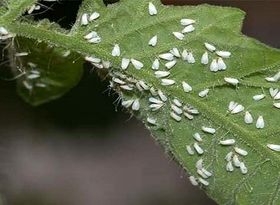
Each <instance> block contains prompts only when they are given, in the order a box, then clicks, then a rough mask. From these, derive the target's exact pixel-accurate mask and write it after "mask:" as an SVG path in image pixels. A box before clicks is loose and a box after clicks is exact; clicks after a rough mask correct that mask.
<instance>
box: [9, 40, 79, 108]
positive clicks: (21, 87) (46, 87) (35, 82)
mask: <svg viewBox="0 0 280 205" xmlns="http://www.w3.org/2000/svg"><path fill="white" fill-rule="evenodd" d="M15 41H16V42H17V44H16V45H17V47H16V48H14V50H12V49H10V50H11V52H12V51H14V52H16V53H13V54H12V55H11V56H15V55H16V54H18V53H24V52H28V53H29V54H28V56H22V57H13V59H11V60H13V61H14V64H15V65H17V66H16V68H17V70H15V73H16V75H18V76H20V77H18V78H17V90H18V93H19V95H20V96H21V97H22V98H23V99H24V100H25V101H26V102H28V103H30V104H32V105H40V104H42V103H46V102H49V101H50V100H53V99H56V98H59V97H61V96H62V95H64V94H65V93H66V92H68V91H69V90H70V89H71V88H73V87H74V86H76V84H77V83H78V82H79V81H80V78H81V76H82V74H83V66H82V62H81V59H80V55H78V54H71V53H69V52H68V51H65V50H63V49H58V48H53V47H51V46H49V45H47V44H45V43H38V42H37V43H36V42H34V41H33V40H29V39H24V38H16V39H15Z"/></svg>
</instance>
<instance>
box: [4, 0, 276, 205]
mask: <svg viewBox="0 0 280 205" xmlns="http://www.w3.org/2000/svg"><path fill="white" fill-rule="evenodd" d="M23 2H24V1H23ZM149 2H153V3H154V5H155V6H156V8H157V10H158V13H157V15H155V16H151V15H149V13H148V4H149ZM94 11H97V12H99V13H100V15H101V16H100V18H98V19H97V20H95V21H94V22H90V23H89V25H87V26H81V22H80V19H81V16H82V14H83V13H89V14H91V13H92V12H94ZM182 18H190V19H194V20H195V21H196V23H195V24H194V26H195V31H194V32H191V33H188V34H186V35H185V37H184V39H183V40H178V39H176V38H175V37H174V35H173V34H172V32H175V31H176V32H178V31H181V30H182V29H183V28H184V27H183V26H182V25H180V20H181V19H182ZM243 18H244V12H242V11H240V10H238V9H235V8H225V7H223V8H222V7H217V6H210V5H200V6H181V7H176V6H164V5H162V4H161V2H160V1H159V0H152V1H147V0H143V1H138V0H122V1H120V2H119V3H116V4H112V5H110V6H109V7H107V8H106V7H105V6H104V5H103V3H102V1H101V0H98V1H93V0H85V1H84V2H83V6H82V7H81V9H80V12H79V14H78V17H77V22H76V24H75V25H74V26H73V28H72V30H71V31H70V32H69V34H65V33H61V32H58V31H52V30H48V29H46V28H45V26H42V25H34V24H30V23H26V22H14V23H13V24H7V23H5V22H4V21H3V19H2V20H1V18H0V22H4V23H3V25H4V26H5V27H7V28H8V30H9V31H11V32H13V33H16V34H18V35H22V36H24V37H28V38H33V39H35V40H42V41H46V42H49V43H50V44H52V45H55V46H58V47H62V48H65V49H70V50H73V51H75V52H79V53H81V54H82V55H84V56H86V55H87V56H88V55H90V56H96V57H99V58H102V59H103V60H106V61H107V60H108V61H110V62H111V63H112V68H111V69H109V70H108V71H109V74H110V76H112V77H113V78H114V77H115V78H119V79H121V80H122V81H124V82H125V84H126V85H131V87H133V90H132V91H126V90H124V89H123V88H121V87H120V85H119V84H118V83H114V82H112V86H113V87H114V89H115V90H116V91H117V92H118V93H119V94H120V96H121V97H122V99H123V101H126V100H130V99H133V100H135V99H139V100H140V110H139V111H132V112H133V113H134V114H135V116H136V117H138V118H139V119H141V120H142V121H143V122H145V124H146V126H147V127H148V129H149V130H150V131H151V133H152V134H153V136H154V137H155V139H157V140H158V141H159V142H160V143H161V145H162V146H163V147H164V148H165V150H166V151H167V152H169V153H170V154H171V155H172V156H174V159H175V160H176V161H178V162H179V164H180V165H181V166H182V167H183V168H184V169H185V170H186V171H187V172H188V173H189V174H190V175H192V176H194V177H195V178H196V179H198V178H199V177H200V176H199V174H198V172H197V168H196V163H197V161H198V160H200V159H203V167H204V168H205V169H207V170H208V171H210V172H211V173H212V174H213V175H212V176H211V177H209V178H208V179H206V180H207V182H209V185H208V186H205V185H203V184H202V183H199V186H200V187H201V188H202V189H204V190H205V191H206V193H207V194H208V195H209V196H210V197H211V198H213V199H214V200H215V201H216V202H218V203H219V204H224V205H231V204H242V205H243V204H246V205H247V204H260V205H265V204H271V205H277V204H280V192H279V184H280V169H279V166H280V165H279V164H280V163H279V162H280V155H279V154H280V153H277V152H275V151H272V150H270V149H269V148H268V147H267V144H280V140H279V135H280V127H279V122H280V110H279V109H277V108H275V107H273V103H277V102H279V101H277V100H275V99H272V97H271V96H270V93H269V88H279V87H280V83H279V81H277V82H273V83H272V82H268V81H266V80H265V78H266V77H269V76H273V75H275V74H276V73H277V72H279V64H280V52H279V50H277V49H273V48H270V47H268V46H266V45H264V44H262V43H260V42H258V41H256V40H254V39H252V38H248V37H246V36H244V35H242V34H241V32H240V30H241V26H242V21H243ZM91 31H96V32H97V33H98V34H99V36H101V38H102V41H101V43H99V44H90V43H89V42H87V40H85V39H84V36H85V35H86V34H88V33H89V32H91ZM154 35H157V36H158V43H157V45H156V46H155V47H151V46H149V45H148V42H149V40H150V39H151V37H153V36H154ZM205 42H208V43H211V44H213V45H215V46H216V48H217V49H218V50H226V51H230V52H231V53H232V55H231V56H230V58H227V59H224V61H225V63H226V65H227V69H226V70H225V71H219V72H211V71H210V69H209V67H210V63H211V61H212V60H213V59H217V55H216V54H215V53H212V52H208V53H209V60H210V62H209V64H208V65H202V64H201V63H200V59H201V56H202V55H203V53H204V52H205V51H206V48H205V46H204V43H205ZM115 44H119V45H120V48H121V56H120V57H112V55H111V52H112V49H113V46H114V45H115ZM174 47H176V48H178V49H179V50H180V51H181V52H182V51H183V50H184V49H187V50H188V51H189V52H192V53H193V55H194V58H195V59H196V62H195V63H194V64H190V63H187V62H186V61H183V60H182V59H181V58H177V59H176V60H177V63H176V65H175V66H174V67H173V68H171V69H170V70H169V71H170V73H171V74H170V76H168V78H169V79H172V80H174V81H175V84H174V85H171V86H163V85H162V84H161V79H158V78H156V77H155V74H154V70H152V69H151V67H152V62H153V61H154V60H155V58H158V56H159V55H160V54H162V53H166V52H169V50H170V49H172V48H174ZM122 58H129V59H131V58H134V59H137V60H139V61H141V62H142V63H143V65H144V67H143V68H142V69H140V70H137V69H135V68H134V66H133V65H132V64H131V63H130V65H129V67H128V69H126V70H122V69H121V68H120V67H121V66H120V65H121V60H122ZM165 63H167V61H164V60H160V68H159V70H162V71H166V70H167V69H166V68H165ZM57 73H59V71H57ZM225 77H232V78H236V79H238V80H239V84H238V85H237V86H233V85H230V84H228V83H226V82H225V81H224V78H225ZM139 81H143V82H145V83H146V84H147V85H148V87H149V88H154V89H155V90H161V91H162V92H163V93H164V94H165V95H166V96H168V100H167V101H166V102H164V103H163V105H162V107H161V108H160V109H159V110H157V111H152V110H151V109H150V108H149V106H150V104H151V103H149V101H148V99H149V98H150V97H152V96H153V92H151V91H150V89H148V90H143V91H140V90H139V88H137V86H136V83H137V82H138V85H139ZM183 81H186V82H187V83H188V84H190V85H191V86H192V91H191V92H189V93H186V92H184V90H183V88H182V82H183ZM138 87H139V86H138ZM144 87H145V86H144ZM204 89H209V94H208V96H207V97H204V98H201V97H199V96H198V93H199V92H200V91H202V90H204ZM258 94H265V96H266V97H265V98H264V99H262V100H260V101H255V100H253V96H254V95H258ZM154 95H155V93H154ZM154 97H156V98H157V99H159V96H157V95H155V96H154ZM173 99H178V100H179V101H180V102H182V103H183V106H189V107H190V106H192V107H195V108H196V109H197V110H198V111H199V114H197V115H193V117H194V119H192V120H189V119H188V118H185V117H184V116H183V115H182V116H180V117H181V120H180V121H179V122H177V121H176V120H174V119H173V118H172V117H171V116H170V113H171V112H172V110H171V106H172V104H174V103H173ZM230 101H235V102H238V103H239V104H241V105H243V106H244V108H245V109H244V111H243V112H240V113H238V114H231V113H230V112H229V111H228V105H229V103H230ZM130 108H131V107H130ZM134 108H135V107H134ZM245 111H249V112H250V113H251V114H252V116H253V119H254V120H253V123H252V124H246V123H245V122H244V115H245ZM259 116H263V118H264V121H265V127H264V128H263V129H257V128H256V121H257V118H258V117H259ZM147 117H150V118H154V119H155V120H156V123H155V124H156V125H151V124H150V123H148V122H147V120H146V119H147ZM202 126H206V127H211V128H215V130H216V132H215V134H213V135H212V134H207V133H205V132H203V131H202ZM195 133H199V134H200V135H201V137H202V139H203V140H202V142H197V143H198V144H199V145H200V146H201V147H202V148H203V150H204V153H203V154H201V155H199V154H196V153H195V154H194V155H189V154H188V153H187V151H186V146H187V145H190V146H192V147H193V145H194V143H195V139H194V138H193V135H194V134H195ZM226 139H234V140H235V144H234V145H232V146H223V145H221V144H220V140H226ZM235 147H238V148H241V149H244V150H246V151H247V152H248V155H247V156H242V155H241V154H238V153H237V152H236V151H235V149H234V148H235ZM192 149H194V148H192ZM229 152H233V153H234V155H236V156H238V158H239V160H240V161H241V162H243V163H244V164H245V165H246V167H247V169H248V172H247V173H246V174H245V173H243V174H242V173H241V169H240V168H238V167H234V170H233V171H232V172H229V171H226V164H227V161H226V160H225V156H226V155H227V154H228V153H229Z"/></svg>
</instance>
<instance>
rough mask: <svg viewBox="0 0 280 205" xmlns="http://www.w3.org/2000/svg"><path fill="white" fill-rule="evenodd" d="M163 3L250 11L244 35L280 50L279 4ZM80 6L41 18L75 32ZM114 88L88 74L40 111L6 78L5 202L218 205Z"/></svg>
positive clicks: (0, 112) (1, 124) (56, 8)
mask: <svg viewBox="0 0 280 205" xmlns="http://www.w3.org/2000/svg"><path fill="white" fill-rule="evenodd" d="M163 2H164V3H169V4H170V3H174V2H176V4H199V3H202V2H208V3H211V4H216V5H225V6H234V7H239V8H241V9H243V10H245V11H246V12H247V17H246V19H245V23H244V29H243V33H245V34H247V35H249V36H252V37H255V38H257V39H259V40H261V41H262V42H264V43H267V44H269V45H271V46H273V47H278V48H279V47H280V38H279V36H280V35H279V34H280V13H279V9H280V2H278V1H265V0H263V1H184V0H177V1H171V0H169V1H168V0H164V1H163ZM79 4H80V1H62V2H61V3H59V4H55V5H52V4H48V5H47V6H48V7H51V9H47V11H46V12H44V13H42V14H40V13H35V18H36V19H41V18H46V17H47V18H49V19H50V20H52V21H56V22H58V23H60V24H61V26H63V27H64V28H67V29H69V28H71V25H72V24H73V21H74V20H75V19H73V18H72V19H71V18H70V17H73V16H74V15H73V12H76V11H77V9H78V6H79ZM43 10H44V9H43ZM0 69H2V68H0ZM107 86H108V85H107V82H101V81H100V80H99V79H98V77H97V76H96V74H95V73H89V72H88V70H86V71H85V75H84V77H83V80H82V81H81V82H80V84H79V85H78V86H77V87H76V88H74V89H73V90H72V91H71V92H70V93H68V94H67V95H66V96H65V97H63V98H61V99H59V100H56V101H54V102H51V103H49V104H46V105H43V106H40V107H36V108H34V107H30V106H29V105H27V104H25V103H24V102H23V101H22V100H21V99H20V98H19V97H18V96H17V95H16V92H15V84H14V82H7V81H0V96H1V100H0V136H1V147H0V153H1V155H0V159H1V160H0V163H1V169H0V170H1V171H0V176H1V177H0V184H1V189H2V191H3V192H4V193H5V194H6V195H5V201H6V202H8V204H12V205H35V204H36V205H77V204H79V205H111V204H114V205H140V204H145V205H171V204H172V205H173V204H177V205H186V204H190V205H200V204H207V205H214V204H215V203H214V202H212V201H211V200H210V199H208V198H207V196H206V195H205V194H204V193H203V192H202V191H200V190H198V189H197V188H195V187H192V186H191V185H190V183H189V182H188V180H187V177H186V176H185V174H184V172H183V171H182V170H181V168H180V167H178V166H177V164H175V163H174V162H173V161H172V160H171V159H170V158H169V157H168V156H166V155H165V154H164V152H163V150H162V149H161V147H160V146H159V145H157V144H155V142H154V140H153V139H152V138H151V137H150V135H149V132H148V131H147V130H146V129H145V128H144V126H143V125H142V124H141V122H138V121H136V120H135V119H134V118H131V116H129V115H128V114H125V112H122V109H121V108H120V107H118V106H117V105H116V103H114V102H115V100H116V97H117V96H114V95H109V93H108V92H107V91H106V90H107ZM116 110H117V112H116Z"/></svg>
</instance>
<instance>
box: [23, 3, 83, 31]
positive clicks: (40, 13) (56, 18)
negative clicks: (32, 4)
mask: <svg viewBox="0 0 280 205" xmlns="http://www.w3.org/2000/svg"><path fill="white" fill-rule="evenodd" d="M81 3H82V0H75V1H71V0H70V1H57V2H47V1H40V2H39V4H38V5H40V6H41V9H40V10H34V11H33V12H32V14H31V15H32V16H33V17H34V20H35V21H39V20H42V19H45V18H47V19H49V20H50V21H51V22H56V23H57V24H59V25H60V26H61V27H62V28H64V29H67V30H70V29H71V28H72V26H73V24H74V23H75V21H76V17H77V13H78V10H79V7H80V5H81ZM25 15H28V14H27V13H25Z"/></svg>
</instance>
